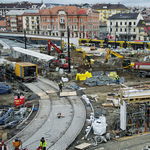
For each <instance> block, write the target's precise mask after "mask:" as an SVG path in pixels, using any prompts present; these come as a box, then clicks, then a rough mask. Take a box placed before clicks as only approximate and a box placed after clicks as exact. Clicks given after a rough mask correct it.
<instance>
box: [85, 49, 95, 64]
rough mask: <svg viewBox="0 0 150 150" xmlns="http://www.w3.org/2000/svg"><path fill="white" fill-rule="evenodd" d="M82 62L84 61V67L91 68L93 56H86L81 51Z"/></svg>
mask: <svg viewBox="0 0 150 150" xmlns="http://www.w3.org/2000/svg"><path fill="white" fill-rule="evenodd" d="M83 60H84V64H85V66H89V67H90V66H91V65H92V64H94V61H95V60H94V59H93V54H87V53H86V52H85V51H83Z"/></svg>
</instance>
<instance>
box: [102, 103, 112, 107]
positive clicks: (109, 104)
mask: <svg viewBox="0 0 150 150" xmlns="http://www.w3.org/2000/svg"><path fill="white" fill-rule="evenodd" d="M102 106H105V107H113V106H114V105H113V104H112V103H103V104H102Z"/></svg>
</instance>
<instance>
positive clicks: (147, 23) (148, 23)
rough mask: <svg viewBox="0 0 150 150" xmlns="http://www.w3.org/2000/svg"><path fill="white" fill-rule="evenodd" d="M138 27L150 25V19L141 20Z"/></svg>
mask: <svg viewBox="0 0 150 150" xmlns="http://www.w3.org/2000/svg"><path fill="white" fill-rule="evenodd" d="M137 27H150V20H140V21H139V22H138V24H137Z"/></svg>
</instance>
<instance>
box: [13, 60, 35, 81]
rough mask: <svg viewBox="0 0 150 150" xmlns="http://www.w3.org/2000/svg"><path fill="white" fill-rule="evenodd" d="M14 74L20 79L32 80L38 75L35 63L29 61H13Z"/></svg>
mask: <svg viewBox="0 0 150 150" xmlns="http://www.w3.org/2000/svg"><path fill="white" fill-rule="evenodd" d="M15 75H16V76H17V77H18V78H19V79H21V80H22V81H28V80H34V79H36V78H37V76H38V69H37V65H36V64H32V63H30V62H18V63H15Z"/></svg>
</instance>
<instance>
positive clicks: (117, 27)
mask: <svg viewBox="0 0 150 150" xmlns="http://www.w3.org/2000/svg"><path fill="white" fill-rule="evenodd" d="M115 27H116V29H115V49H116V48H117V46H116V31H118V30H117V29H118V25H117V24H116V26H115Z"/></svg>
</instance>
